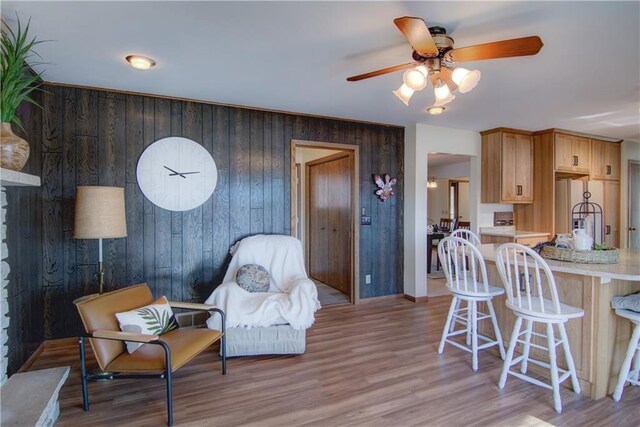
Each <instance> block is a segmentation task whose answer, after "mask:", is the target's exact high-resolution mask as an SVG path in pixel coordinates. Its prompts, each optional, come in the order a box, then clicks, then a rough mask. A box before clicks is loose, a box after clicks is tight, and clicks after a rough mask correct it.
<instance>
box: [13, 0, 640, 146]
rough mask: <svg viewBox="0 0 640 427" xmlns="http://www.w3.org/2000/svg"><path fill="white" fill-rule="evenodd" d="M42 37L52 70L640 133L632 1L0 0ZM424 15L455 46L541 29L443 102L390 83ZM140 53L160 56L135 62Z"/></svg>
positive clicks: (192, 92)
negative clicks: (529, 48)
mask: <svg viewBox="0 0 640 427" xmlns="http://www.w3.org/2000/svg"><path fill="white" fill-rule="evenodd" d="M15 12H17V13H18V14H19V16H20V17H21V18H22V19H26V18H28V17H32V22H31V26H32V31H33V34H34V35H37V36H38V37H39V38H40V39H48V40H53V41H52V42H50V43H45V44H42V45H40V46H39V47H38V53H40V55H41V56H42V57H43V58H44V60H45V61H47V62H49V64H48V65H46V67H44V68H46V74H45V79H46V80H48V81H53V82H62V83H71V84H78V85H87V86H96V87H105V88H113V89H121V90H128V91H135V92H148V93H154V94H161V95H169V96H177V97H184V98H193V99H200V100H207V101H215V102H220V103H227V104H236V105H245V106H253V107H260V108H267V109H275V110H285V111H293V112H302V113H309V114H316V115H323V116H331V117H342V118H349V119H358V120H365V121H373V122H381V123H389V124H396V125H412V124H415V123H428V124H431V125H437V126H447V127H454V128H462V129H471V130H483V129H489V128H492V127H497V126H509V127H515V128H522V129H528V130H539V129H545V128H549V127H560V128H565V129H571V130H575V131H582V132H589V133H595V134H599V135H603V136H608V137H617V138H624V139H631V140H636V141H640V124H639V123H640V111H639V107H640V97H639V91H640V3H639V2H637V1H633V2H574V1H571V2H348V3H347V2H342V3H336V2H192V3H187V2H55V1H52V2H10V1H3V2H2V17H3V19H5V20H6V21H8V22H9V23H10V25H14V24H15ZM404 15H410V16H420V17H423V18H424V19H425V20H426V21H427V24H429V25H441V26H444V27H446V28H447V29H448V31H449V34H450V35H451V36H452V37H453V38H454V40H455V42H456V46H457V47H461V46H468V45H473V44H479V43H486V42H491V41H496V40H503V39H509V38H516V37H523V36H529V35H534V34H537V35H539V36H540V37H541V38H542V40H543V42H544V47H543V48H542V50H541V52H540V53H539V54H538V55H537V56H530V57H522V58H507V59H498V60H491V61H478V62H474V63H468V66H469V67H474V68H477V69H479V70H480V71H481V72H482V80H481V81H480V83H479V84H478V86H477V87H476V89H474V90H473V91H472V92H470V93H467V94H461V95H458V96H457V98H456V99H455V100H454V101H453V102H452V103H451V104H450V105H448V106H447V107H448V109H447V111H446V112H445V113H444V114H442V115H440V116H433V117H431V116H427V115H426V114H425V113H424V112H423V111H422V110H423V109H424V108H425V107H427V106H429V105H431V104H432V103H433V91H432V90H425V91H423V92H420V93H417V94H416V95H414V98H413V99H412V101H411V104H410V106H409V107H405V106H404V105H403V104H402V103H401V102H400V101H399V100H398V99H396V98H395V96H394V95H393V94H392V93H391V92H392V90H394V89H396V88H397V87H398V86H399V85H400V83H401V81H402V74H401V73H400V72H397V73H394V74H391V75H386V76H382V77H377V78H374V79H370V80H366V81H362V82H355V83H348V82H347V81H346V80H345V78H346V77H348V76H350V75H354V74H360V73H363V72H367V71H372V70H375V69H378V68H384V67H387V66H391V65H396V64H400V63H404V62H407V61H409V60H410V57H411V47H410V46H409V44H408V43H407V42H406V41H405V39H404V38H403V37H402V35H401V33H400V32H399V31H398V29H397V28H396V27H395V26H394V25H393V19H394V18H396V17H399V16H404ZM132 53H137V54H142V55H147V56H150V57H153V58H154V59H155V60H156V61H157V63H158V65H157V66H156V67H155V68H154V69H152V70H151V71H148V72H141V71H138V70H134V69H132V68H131V67H129V66H128V65H127V63H126V62H125V61H124V57H125V56H126V55H128V54H132Z"/></svg>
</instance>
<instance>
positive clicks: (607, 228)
mask: <svg viewBox="0 0 640 427" xmlns="http://www.w3.org/2000/svg"><path fill="white" fill-rule="evenodd" d="M605 229H606V231H605V232H604V234H606V235H607V236H608V235H609V234H611V226H610V225H607V226H606V227H605Z"/></svg>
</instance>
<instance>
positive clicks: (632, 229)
mask: <svg viewBox="0 0 640 427" xmlns="http://www.w3.org/2000/svg"><path fill="white" fill-rule="evenodd" d="M636 230H637V228H635V227H629V231H636Z"/></svg>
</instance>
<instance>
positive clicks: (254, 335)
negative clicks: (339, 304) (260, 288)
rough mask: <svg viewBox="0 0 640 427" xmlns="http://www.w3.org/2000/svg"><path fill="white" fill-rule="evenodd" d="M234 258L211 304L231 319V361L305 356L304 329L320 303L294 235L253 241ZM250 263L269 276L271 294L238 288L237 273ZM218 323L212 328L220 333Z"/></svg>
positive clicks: (214, 319)
mask: <svg viewBox="0 0 640 427" xmlns="http://www.w3.org/2000/svg"><path fill="white" fill-rule="evenodd" d="M232 253H233V257H232V258H231V262H230V263H229V268H228V269H227V273H226V274H225V276H224V279H223V283H222V284H221V285H220V286H218V287H217V288H216V289H215V290H214V291H213V293H212V294H211V296H210V297H209V298H208V299H207V301H206V303H207V304H215V305H216V306H218V307H220V308H221V309H222V310H223V311H224V312H225V314H226V316H227V320H226V330H227V339H226V343H227V356H228V357H233V356H249V355H259V354H300V353H304V351H305V344H306V333H305V330H306V329H308V328H309V327H311V325H313V322H314V313H315V312H316V311H317V310H318V309H320V303H319V302H318V292H317V290H316V286H315V284H314V283H313V282H312V281H311V280H310V279H309V278H308V276H307V272H306V270H305V268H304V259H303V255H302V244H301V243H300V241H299V240H298V239H296V238H294V237H291V236H281V235H257V236H251V237H246V238H244V239H242V240H241V241H240V242H239V243H238V244H237V245H236V246H235V247H234V250H233V252H232ZM249 264H257V265H259V266H262V267H264V268H265V269H266V270H267V271H268V273H269V291H268V292H249V291H247V290H245V289H243V288H242V287H240V286H239V285H238V284H237V283H236V274H237V273H238V270H239V269H240V268H241V267H242V266H244V265H249ZM219 322H220V320H219V319H218V318H217V317H216V316H212V317H211V318H209V320H207V326H208V327H209V328H211V329H216V328H219V327H220V325H218V323H219Z"/></svg>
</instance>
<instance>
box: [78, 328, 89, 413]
mask: <svg viewBox="0 0 640 427" xmlns="http://www.w3.org/2000/svg"><path fill="white" fill-rule="evenodd" d="M78 346H79V347H80V382H81V383H82V409H84V411H85V412H86V411H88V410H89V391H88V390H87V366H86V363H85V360H86V359H85V351H84V337H79V338H78Z"/></svg>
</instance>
